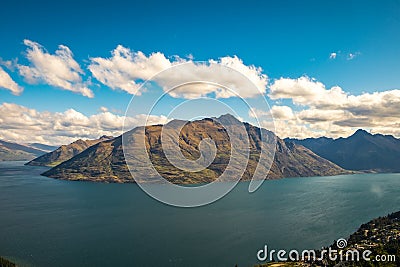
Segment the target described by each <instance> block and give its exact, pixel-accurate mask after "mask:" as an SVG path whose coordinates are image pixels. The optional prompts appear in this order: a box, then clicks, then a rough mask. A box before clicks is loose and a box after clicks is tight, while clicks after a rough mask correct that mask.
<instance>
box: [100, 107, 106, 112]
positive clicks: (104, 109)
mask: <svg viewBox="0 0 400 267" xmlns="http://www.w3.org/2000/svg"><path fill="white" fill-rule="evenodd" d="M100 111H101V112H107V111H108V108H107V107H100Z"/></svg>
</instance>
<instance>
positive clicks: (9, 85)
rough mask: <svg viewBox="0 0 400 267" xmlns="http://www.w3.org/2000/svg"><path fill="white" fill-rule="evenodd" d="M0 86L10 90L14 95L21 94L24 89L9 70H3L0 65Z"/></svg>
mask: <svg viewBox="0 0 400 267" xmlns="http://www.w3.org/2000/svg"><path fill="white" fill-rule="evenodd" d="M0 88H4V89H7V90H10V91H11V93H12V94H14V95H20V94H21V93H22V91H23V90H24V89H23V88H22V87H21V86H19V85H18V84H17V83H16V82H15V81H14V80H13V79H12V78H11V77H10V75H9V74H8V73H7V72H5V70H3V68H2V67H0Z"/></svg>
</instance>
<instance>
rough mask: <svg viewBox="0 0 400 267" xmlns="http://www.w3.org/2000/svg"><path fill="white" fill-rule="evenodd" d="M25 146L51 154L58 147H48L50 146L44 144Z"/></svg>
mask: <svg viewBox="0 0 400 267" xmlns="http://www.w3.org/2000/svg"><path fill="white" fill-rule="evenodd" d="M27 146H29V147H33V148H36V149H39V150H43V151H46V152H51V151H53V150H55V149H57V148H58V146H50V145H45V144H40V143H30V144H27Z"/></svg>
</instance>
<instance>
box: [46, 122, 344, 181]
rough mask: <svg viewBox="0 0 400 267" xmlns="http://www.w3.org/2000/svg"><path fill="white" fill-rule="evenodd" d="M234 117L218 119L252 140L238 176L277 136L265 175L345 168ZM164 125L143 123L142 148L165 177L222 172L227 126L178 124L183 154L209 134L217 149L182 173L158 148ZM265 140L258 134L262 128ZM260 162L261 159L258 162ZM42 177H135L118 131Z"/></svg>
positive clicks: (199, 177) (193, 152)
mask: <svg viewBox="0 0 400 267" xmlns="http://www.w3.org/2000/svg"><path fill="white" fill-rule="evenodd" d="M233 118H234V117H233V116H231V115H230V116H229V115H223V116H221V117H220V118H218V119H220V120H221V122H223V123H224V124H225V125H226V124H230V125H231V126H232V127H233V129H235V127H237V126H238V125H239V124H243V125H244V127H245V129H246V131H247V134H248V137H249V143H250V159H249V163H248V165H247V168H246V170H245V173H244V175H243V177H242V179H243V180H249V179H250V178H251V177H252V173H253V172H254V170H255V167H256V166H257V162H258V161H257V160H258V158H259V155H260V147H261V146H262V142H267V143H268V142H269V144H271V143H272V142H274V141H275V140H276V152H275V156H274V161H273V163H272V166H271V170H270V171H269V173H268V176H267V177H265V178H266V179H278V178H283V177H298V176H323V175H337V174H345V173H349V172H348V171H346V170H344V169H343V168H340V167H339V166H337V165H335V164H333V163H331V162H329V161H328V160H326V159H323V158H321V157H319V156H318V155H316V154H315V153H313V152H312V151H311V150H309V149H307V148H305V147H303V146H299V145H296V144H292V143H289V144H287V143H286V142H285V141H284V140H282V139H280V138H279V137H277V136H276V135H275V134H274V133H272V132H270V131H268V130H266V129H263V128H258V127H255V126H253V125H251V124H249V123H242V122H240V121H239V120H237V119H236V118H234V119H233ZM174 123H178V124H179V122H178V121H175V122H174V121H171V122H169V123H168V124H167V125H170V126H171V125H173V124H174ZM162 127H164V126H163V125H152V126H146V127H145V128H144V130H145V133H146V136H145V138H146V147H147V149H148V152H149V154H150V159H151V161H152V163H153V165H154V167H155V169H156V170H157V171H158V172H159V173H161V174H162V176H163V177H165V178H166V179H167V180H168V181H170V182H172V183H176V184H192V183H208V182H211V181H214V180H215V179H216V178H217V177H219V176H220V175H221V173H223V171H224V170H225V168H226V166H227V164H228V163H229V156H230V149H231V148H230V144H229V136H228V135H227V133H226V131H225V129H224V128H223V127H222V126H221V125H220V124H218V123H216V122H214V120H213V118H204V119H202V120H197V121H189V122H186V125H185V126H184V127H183V128H182V131H181V132H180V133H179V134H180V139H179V146H180V148H181V151H182V154H183V155H184V156H185V157H186V158H189V159H192V160H195V159H197V158H198V157H199V156H200V152H199V149H198V144H199V143H200V141H201V140H202V139H204V138H211V139H212V140H213V141H214V142H215V144H216V147H217V150H218V153H217V155H216V157H215V159H214V161H213V162H212V164H211V165H210V166H209V167H208V168H207V169H205V170H203V171H199V172H183V171H181V170H179V169H177V168H176V167H174V166H173V165H171V164H170V163H169V161H168V160H167V159H166V157H165V154H164V152H163V150H162V145H161V142H160V133H161V130H162ZM139 130H143V126H142V127H137V128H135V129H133V130H131V131H129V132H128V133H129V134H132V135H134V134H136V132H139ZM261 131H263V134H264V135H265V137H266V140H261V139H260V132H261ZM267 143H266V144H267ZM260 164H264V163H260ZM43 175H44V176H48V177H52V178H56V179H65V180H85V181H99V182H119V183H124V182H135V180H134V179H133V177H132V176H131V174H130V173H129V171H128V168H127V166H126V162H125V158H124V153H123V149H122V136H119V137H116V138H114V139H112V140H106V141H102V142H99V143H97V144H95V145H93V146H91V147H89V148H88V149H86V150H85V151H83V152H82V153H80V154H78V155H76V156H74V157H73V158H71V159H69V160H67V161H65V162H63V163H61V164H59V165H58V166H56V167H54V168H52V169H50V170H48V171H46V172H45V173H43ZM133 175H135V178H137V179H140V178H141V177H144V176H145V175H148V173H146V172H143V170H141V169H140V168H138V169H137V170H135V171H134V172H133Z"/></svg>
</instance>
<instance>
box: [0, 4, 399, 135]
mask: <svg viewBox="0 0 400 267" xmlns="http://www.w3.org/2000/svg"><path fill="white" fill-rule="evenodd" d="M82 2H83V3H82ZM132 2H133V1H125V2H121V1H96V2H94V1H6V2H5V3H2V8H1V15H0V25H1V27H0V33H1V36H2V41H1V42H0V57H1V58H2V60H3V62H4V61H10V60H11V61H12V60H15V59H18V61H17V63H15V62H14V65H17V64H21V65H27V66H29V65H30V64H31V63H30V62H29V60H28V59H27V58H26V53H27V52H26V51H27V46H26V45H24V40H31V41H33V42H37V43H38V44H40V45H42V46H43V47H44V49H46V50H47V51H48V53H50V54H54V52H55V50H57V49H58V46H59V45H65V46H67V47H68V48H69V49H70V50H71V51H72V53H73V58H74V60H76V62H77V63H78V64H79V65H80V68H81V69H82V71H83V72H84V74H82V80H83V81H86V80H87V79H89V78H90V79H91V81H92V83H91V84H90V85H89V86H88V87H89V88H90V89H91V90H92V91H93V93H94V95H95V97H94V98H88V97H85V96H83V95H81V94H77V93H73V92H71V91H68V90H61V89H59V88H57V86H54V85H51V84H46V82H37V83H35V84H32V83H31V82H27V81H26V77H24V76H23V75H20V73H19V71H18V67H15V66H12V67H9V68H8V67H6V66H5V65H4V64H3V66H2V68H3V70H4V71H6V72H7V73H8V74H9V75H10V77H11V78H12V79H13V80H14V81H15V82H16V83H17V84H18V85H19V86H21V87H23V89H24V90H23V92H22V94H20V95H18V96H17V95H13V94H11V92H10V90H0V105H1V104H2V103H4V102H7V103H13V104H16V105H20V106H24V107H27V108H31V109H35V110H37V111H41V112H42V111H50V112H64V111H66V110H67V109H70V108H72V109H74V110H76V111H78V112H80V113H82V114H84V115H85V116H90V115H94V114H97V113H98V112H99V109H100V108H101V107H107V108H108V110H109V111H111V110H113V111H114V113H119V112H120V111H122V110H124V109H125V108H126V105H127V103H128V102H129V100H130V98H131V97H132V95H131V94H128V93H126V92H124V91H122V90H118V89H117V90H112V89H111V88H109V86H107V85H105V84H103V83H101V82H99V81H98V80H97V79H96V78H94V77H93V75H92V74H91V72H90V71H89V70H88V65H89V64H90V59H91V58H93V57H102V58H109V57H111V51H113V50H114V49H116V47H117V46H118V45H122V46H123V47H126V48H129V49H130V50H131V51H142V52H143V53H144V54H145V55H147V56H148V55H150V54H151V53H154V52H160V53H162V54H163V55H165V57H167V58H168V57H172V56H175V55H177V56H179V57H181V58H187V57H188V56H189V55H192V56H193V58H194V60H205V61H207V60H209V59H215V60H217V59H219V58H221V57H226V56H230V57H233V56H237V57H238V58H239V59H240V60H242V61H243V63H244V64H245V65H247V66H251V65H254V66H256V67H261V68H262V70H263V71H262V73H263V74H265V75H267V76H268V80H269V84H268V86H267V89H266V92H269V86H270V85H272V84H273V82H274V80H275V79H280V78H281V77H284V78H290V79H298V78H300V77H303V76H307V77H310V78H315V79H316V81H318V82H321V83H322V84H324V86H325V88H326V89H330V88H331V87H333V86H340V87H341V88H342V90H343V91H344V92H346V94H349V95H355V96H357V95H361V94H363V93H371V94H372V93H374V92H384V91H391V90H395V89H398V88H400V75H399V73H400V64H398V62H399V61H400V46H399V45H398V44H399V43H400V2H399V1H379V2H378V1H369V2H366V1H240V2H239V1H227V2H224V1H196V2H195V1H140V2H137V3H132ZM333 53H336V57H335V58H333V57H334V56H333V55H334V54H333ZM279 92H281V91H279ZM394 95H395V96H397V92H395V94H394ZM143 96H144V95H143ZM266 97H267V100H268V101H269V102H270V105H271V106H273V105H278V106H288V107H289V108H291V109H292V110H293V111H294V112H296V111H301V110H304V109H312V107H315V103H311V102H304V103H300V104H299V101H297V103H296V99H293V98H290V97H287V98H284V99H282V100H280V99H278V98H276V97H273V99H271V98H270V97H269V96H268V93H266ZM171 101H172V100H171ZM300 102H301V101H300ZM310 107H311V108H310ZM386 115H387V114H386ZM245 119H246V118H245ZM347 119H348V118H347ZM395 119H396V118H395ZM346 121H347V120H346ZM308 123H309V122H308ZM396 123H398V120H397V121H396V120H394V121H393V120H392V121H390V123H389V122H388V124H387V125H386V126H385V129H383V128H382V127H383V126H382V127H378V126H379V125H378V126H377V125H375V124H373V123H370V124H366V125H365V126H364V128H367V129H375V130H374V131H376V132H384V133H392V134H395V135H397V134H398V132H391V130H390V129H393V124H396ZM305 124H307V123H305ZM338 124H339V125H343V123H342V121H341V122H340V123H336V124H335V125H336V126H337V125H338ZM307 125H308V126H309V124H307ZM388 125H392V128H390V129H389V126H388ZM308 126H307V127H308ZM321 127H322V126H321V125H320V128H321ZM357 127H358V125H356V126H354V127H349V129H346V130H343V131H341V133H337V134H335V133H334V132H335V131H336V130H337V129H336V128H335V131H333V132H329V131H325V132H324V133H325V134H327V135H329V134H330V135H331V136H338V135H346V134H348V133H350V132H351V131H352V130H353V128H357ZM381 128H382V129H381ZM320 130H321V129H320ZM297 131H299V130H297ZM318 131H319V130H318ZM318 131H317V132H318ZM336 132H337V131H336ZM282 134H284V133H283V132H282ZM285 134H286V135H290V134H288V133H285ZM292 135H296V134H294V133H293V134H292ZM297 135H298V132H297ZM2 136H3V138H7V136H8V139H10V136H11V135H7V134H4V133H3V134H1V133H0V138H1V137H2Z"/></svg>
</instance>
